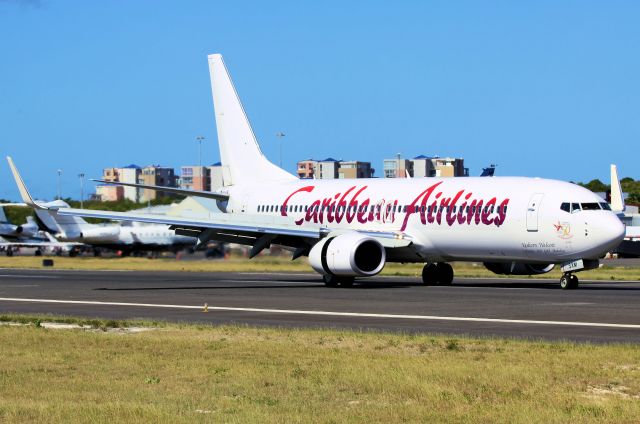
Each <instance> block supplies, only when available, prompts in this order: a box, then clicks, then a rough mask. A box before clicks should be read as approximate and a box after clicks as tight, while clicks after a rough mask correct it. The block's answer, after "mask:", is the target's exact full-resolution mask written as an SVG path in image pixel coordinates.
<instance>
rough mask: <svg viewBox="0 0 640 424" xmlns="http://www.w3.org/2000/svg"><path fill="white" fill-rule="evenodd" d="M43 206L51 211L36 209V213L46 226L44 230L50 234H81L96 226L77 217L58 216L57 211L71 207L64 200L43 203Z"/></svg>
mask: <svg viewBox="0 0 640 424" xmlns="http://www.w3.org/2000/svg"><path fill="white" fill-rule="evenodd" d="M43 205H44V206H46V207H47V208H49V209H35V212H36V215H37V217H38V219H39V220H40V222H41V223H42V224H43V225H44V227H45V228H44V230H45V231H48V232H50V233H53V234H67V235H71V234H79V233H81V232H82V231H85V230H86V229H87V228H88V227H91V226H92V225H94V224H89V223H88V222H87V221H85V220H84V219H83V218H80V217H77V216H63V215H58V214H57V212H56V210H57V209H60V208H68V207H69V204H67V202H65V201H63V200H54V201H52V202H48V203H43Z"/></svg>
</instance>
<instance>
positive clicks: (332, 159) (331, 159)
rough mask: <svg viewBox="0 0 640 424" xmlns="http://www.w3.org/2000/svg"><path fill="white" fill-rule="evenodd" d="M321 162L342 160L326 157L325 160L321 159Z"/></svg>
mask: <svg viewBox="0 0 640 424" xmlns="http://www.w3.org/2000/svg"><path fill="white" fill-rule="evenodd" d="M320 162H340V160H337V159H334V158H326V159H324V160H321V161H320Z"/></svg>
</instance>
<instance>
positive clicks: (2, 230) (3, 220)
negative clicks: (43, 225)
mask: <svg viewBox="0 0 640 424" xmlns="http://www.w3.org/2000/svg"><path fill="white" fill-rule="evenodd" d="M12 205H13V204H11V203H8V204H1V205H0V237H3V238H6V239H10V240H26V239H31V238H33V237H34V236H36V234H38V231H39V230H40V228H38V224H37V223H36V222H35V221H34V219H33V217H31V216H28V217H27V222H25V223H24V224H21V225H15V224H12V223H11V222H9V220H8V219H7V216H6V215H5V213H4V206H12Z"/></svg>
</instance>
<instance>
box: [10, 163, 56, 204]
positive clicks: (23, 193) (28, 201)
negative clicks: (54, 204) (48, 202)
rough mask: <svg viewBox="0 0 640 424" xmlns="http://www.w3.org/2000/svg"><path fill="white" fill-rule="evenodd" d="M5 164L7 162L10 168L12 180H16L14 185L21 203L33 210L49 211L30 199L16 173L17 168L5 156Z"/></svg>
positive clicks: (25, 187)
mask: <svg viewBox="0 0 640 424" xmlns="http://www.w3.org/2000/svg"><path fill="white" fill-rule="evenodd" d="M7 162H9V168H11V173H12V174H13V178H14V179H15V180H16V184H17V185H18V191H20V196H21V197H22V201H23V202H24V203H26V204H27V205H29V206H31V207H32V208H34V209H43V210H46V209H49V208H48V207H46V206H43V205H41V204H40V203H38V202H36V201H35V200H33V197H31V194H29V190H27V186H26V185H25V183H24V181H22V177H21V176H20V173H19V172H18V168H16V166H15V164H14V163H13V159H11V157H9V156H7Z"/></svg>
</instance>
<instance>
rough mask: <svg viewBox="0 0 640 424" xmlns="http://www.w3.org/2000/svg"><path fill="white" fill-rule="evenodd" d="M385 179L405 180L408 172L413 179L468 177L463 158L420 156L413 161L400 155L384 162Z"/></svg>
mask: <svg viewBox="0 0 640 424" xmlns="http://www.w3.org/2000/svg"><path fill="white" fill-rule="evenodd" d="M383 164H384V165H383V166H384V177H385V178H404V177H406V172H407V171H408V172H409V175H410V176H412V177H468V176H469V170H468V169H467V168H465V167H464V159H462V158H451V157H446V158H441V157H439V156H425V155H419V156H416V157H415V158H413V159H403V158H402V157H401V156H400V155H398V156H397V157H396V158H394V159H385V160H384V162H383Z"/></svg>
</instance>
